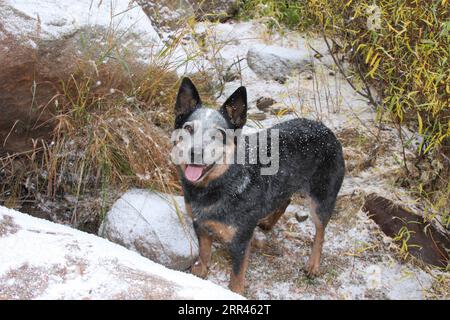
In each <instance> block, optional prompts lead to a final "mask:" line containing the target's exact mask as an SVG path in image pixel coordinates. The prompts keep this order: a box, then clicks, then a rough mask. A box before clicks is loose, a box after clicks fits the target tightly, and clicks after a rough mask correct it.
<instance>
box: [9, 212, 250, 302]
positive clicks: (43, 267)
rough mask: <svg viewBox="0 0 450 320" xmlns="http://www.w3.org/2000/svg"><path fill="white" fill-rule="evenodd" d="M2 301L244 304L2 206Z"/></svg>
mask: <svg viewBox="0 0 450 320" xmlns="http://www.w3.org/2000/svg"><path fill="white" fill-rule="evenodd" d="M0 248H1V254H0V300H4V299H241V298H242V297H241V296H239V295H237V294H235V293H232V292H231V291H228V290H227V289H224V288H222V287H219V286H217V285H215V284H213V283H211V282H209V281H205V280H202V279H199V278H197V277H195V276H193V275H191V274H187V273H182V272H179V271H174V270H170V269H167V268H165V267H163V266H161V265H159V264H156V263H154V262H152V261H150V260H148V259H146V258H144V257H142V256H140V255H139V254H137V253H135V252H132V251H130V250H127V249H126V248H124V247H122V246H119V245H117V244H114V243H111V242H109V241H107V240H105V239H102V238H99V237H97V236H95V235H92V234H87V233H84V232H81V231H78V230H75V229H72V228H69V227H67V226H63V225H58V224H55V223H52V222H49V221H46V220H41V219H37V218H33V217H31V216H28V215H25V214H22V213H20V212H17V211H14V210H10V209H7V208H5V207H1V206H0Z"/></svg>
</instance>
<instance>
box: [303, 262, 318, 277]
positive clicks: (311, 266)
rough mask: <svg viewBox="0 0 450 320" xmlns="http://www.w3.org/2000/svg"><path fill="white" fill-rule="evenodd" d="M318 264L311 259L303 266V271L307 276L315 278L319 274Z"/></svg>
mask: <svg viewBox="0 0 450 320" xmlns="http://www.w3.org/2000/svg"><path fill="white" fill-rule="evenodd" d="M319 272H320V270H319V264H318V263H313V262H311V261H309V262H308V264H307V265H306V266H305V273H306V275H307V276H308V277H309V278H315V277H317V276H318V275H319Z"/></svg>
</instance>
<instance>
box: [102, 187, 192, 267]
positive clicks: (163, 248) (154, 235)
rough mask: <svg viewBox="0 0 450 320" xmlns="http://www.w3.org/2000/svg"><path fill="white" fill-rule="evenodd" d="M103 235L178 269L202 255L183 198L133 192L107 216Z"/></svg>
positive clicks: (126, 194)
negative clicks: (199, 252)
mask: <svg viewBox="0 0 450 320" xmlns="http://www.w3.org/2000/svg"><path fill="white" fill-rule="evenodd" d="M99 235H100V236H102V237H104V238H106V239H108V240H110V241H112V242H115V243H118V244H120V245H123V246H124V247H126V248H128V249H131V250H133V251H136V252H139V253H140V254H141V255H143V256H144V257H147V258H149V259H150V260H152V261H155V262H157V263H160V264H162V265H164V266H166V267H169V268H171V269H176V270H187V269H188V268H189V267H190V266H191V265H192V263H193V262H194V261H195V259H196V258H197V256H198V241H197V237H196V236H195V233H194V230H193V226H192V220H191V218H190V217H189V216H188V215H187V214H186V211H185V206H184V200H183V197H180V196H172V195H168V194H162V193H156V192H149V191H146V190H139V189H132V190H130V191H128V192H126V193H125V194H124V195H123V196H122V197H121V198H120V199H119V200H117V201H116V203H115V204H114V205H113V207H112V208H111V210H110V211H109V212H108V213H107V215H106V217H105V220H104V221H103V223H102V225H101V226H100V229H99Z"/></svg>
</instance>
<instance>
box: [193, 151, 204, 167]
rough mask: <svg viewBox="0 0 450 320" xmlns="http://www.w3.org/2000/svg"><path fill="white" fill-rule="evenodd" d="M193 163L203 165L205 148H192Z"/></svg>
mask: <svg viewBox="0 0 450 320" xmlns="http://www.w3.org/2000/svg"><path fill="white" fill-rule="evenodd" d="M191 163H192V164H203V148H201V147H193V148H191Z"/></svg>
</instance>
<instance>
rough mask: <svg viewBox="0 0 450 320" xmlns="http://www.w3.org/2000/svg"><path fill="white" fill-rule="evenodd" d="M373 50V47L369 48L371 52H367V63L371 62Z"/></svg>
mask: <svg viewBox="0 0 450 320" xmlns="http://www.w3.org/2000/svg"><path fill="white" fill-rule="evenodd" d="M372 52H373V50H372V48H369V52H367V56H366V61H365V62H366V64H368V63H369V59H370V57H371V56H372Z"/></svg>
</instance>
